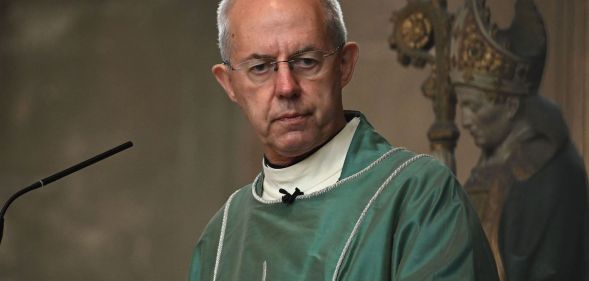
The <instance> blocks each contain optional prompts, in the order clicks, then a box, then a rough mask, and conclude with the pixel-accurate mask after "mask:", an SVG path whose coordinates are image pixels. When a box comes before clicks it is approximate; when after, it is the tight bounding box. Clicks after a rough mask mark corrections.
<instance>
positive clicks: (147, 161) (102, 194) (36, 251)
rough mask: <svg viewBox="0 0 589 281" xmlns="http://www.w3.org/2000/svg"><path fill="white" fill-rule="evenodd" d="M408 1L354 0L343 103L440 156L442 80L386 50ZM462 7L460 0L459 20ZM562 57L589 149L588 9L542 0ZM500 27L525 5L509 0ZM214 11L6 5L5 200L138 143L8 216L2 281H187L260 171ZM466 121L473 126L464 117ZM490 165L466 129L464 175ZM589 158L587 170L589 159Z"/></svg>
mask: <svg viewBox="0 0 589 281" xmlns="http://www.w3.org/2000/svg"><path fill="white" fill-rule="evenodd" d="M405 3H406V2H405V1H402V0H393V1H383V0H368V1H352V0H344V1H342V6H343V9H344V15H345V19H346V21H347V24H348V28H349V32H350V39H351V40H354V41H357V42H359V44H360V47H361V57H360V62H359V65H358V67H357V69H356V76H355V78H354V80H353V81H352V83H351V84H350V85H349V86H348V87H347V88H346V89H345V93H344V95H345V105H346V108H349V109H357V110H361V111H363V112H364V113H365V114H366V115H367V116H368V118H369V120H370V121H371V122H372V123H373V125H375V127H376V128H377V129H378V130H379V131H380V132H382V133H383V135H385V136H386V137H387V138H388V139H389V140H390V141H391V142H392V143H393V144H395V145H398V146H405V147H408V148H410V149H412V150H415V151H418V152H428V151H429V144H428V141H427V138H426V131H427V129H428V127H429V126H430V124H431V122H432V121H433V114H432V112H431V103H430V101H429V100H427V99H426V98H424V97H423V96H422V95H421V92H420V86H421V83H422V81H423V80H424V79H425V78H426V76H427V74H428V71H424V70H417V69H407V68H403V67H401V66H400V65H399V64H398V63H397V61H396V53H394V52H392V51H391V50H390V49H389V48H388V43H387V38H388V36H389V35H390V33H391V29H392V27H391V24H390V22H389V18H390V16H391V12H392V11H393V10H397V9H399V8H401V7H402V6H403V5H405ZM461 3H462V1H460V0H453V1H449V4H450V5H449V9H450V11H455V10H456V8H457V7H458V5H460V4H461ZM537 3H538V5H539V9H540V11H541V12H542V13H543V14H544V16H545V18H546V22H547V27H548V32H549V40H550V49H549V57H548V66H547V70H546V77H545V79H544V83H543V86H542V89H543V92H542V94H544V95H547V96H549V97H551V98H553V99H554V100H555V101H557V102H558V103H559V104H560V105H561V106H562V108H563V110H564V112H565V117H566V119H567V121H568V122H569V125H570V126H571V128H572V134H573V138H574V141H575V143H576V145H577V147H578V149H579V150H580V152H581V153H582V155H584V157H585V159H587V158H588V156H587V150H588V149H589V112H586V108H589V106H588V105H589V99H588V98H586V96H587V93H588V92H589V84H588V83H587V82H586V81H587V80H588V79H587V78H588V77H589V60H588V58H589V56H588V55H589V53H588V51H587V50H586V48H585V46H587V45H588V44H589V36H588V35H587V34H588V32H589V21H588V20H587V17H586V14H585V13H586V12H587V7H586V6H587V4H586V3H585V0H571V1H552V0H538V1H537ZM489 4H491V7H492V10H493V13H494V17H495V18H496V20H497V21H498V22H499V23H500V25H502V26H506V25H508V23H509V21H510V19H511V16H512V15H513V10H512V5H513V0H495V1H493V3H489ZM216 5H217V3H216V1H187V0H166V1H164V0H143V1H137V0H103V1H91V0H76V1H73V0H56V1H41V0H28V1H15V0H4V1H2V3H1V4H0V201H2V202H4V200H6V199H7V198H8V197H9V196H10V195H11V194H12V193H14V192H16V191H17V190H18V189H19V188H21V187H24V186H26V185H28V184H30V183H32V182H34V181H37V180H39V179H41V178H43V177H45V176H48V175H50V174H52V173H54V172H56V171H58V170H61V169H63V168H66V167H68V166H70V165H72V164H75V163H77V162H79V161H81V160H84V159H86V158H89V157H90V156H93V155H94V154H96V153H99V152H102V151H104V150H106V149H108V148H110V147H113V146H115V145H118V144H120V143H122V142H124V141H126V140H132V141H134V142H135V147H134V148H132V149H131V150H128V151H125V152H123V153H121V154H119V155H116V156H115V157H113V158H111V159H108V160H106V161H104V162H101V163H99V164H97V165H95V166H92V167H90V168H87V169H86V170H83V171H80V172H78V173H76V174H74V175H71V176H69V177H67V178H65V179H63V180H61V181H59V182H55V183H53V184H51V185H50V186H48V187H46V188H44V189H41V190H37V191H35V192H33V193H30V194H28V195H26V196H25V197H22V198H21V199H19V200H18V201H16V202H15V204H13V206H12V207H11V208H10V210H9V212H8V213H7V216H6V225H5V234H4V239H3V241H2V244H1V245H0V280H2V281H17V280H18V281H23V280H35V281H37V280H48V281H51V280H86V281H94V280H147V281H149V280H154V281H155V280H158V281H159V280H185V279H186V277H187V270H188V266H189V263H190V258H191V254H192V249H193V247H194V244H195V242H196V240H197V239H198V237H199V235H200V232H201V230H202V229H203V227H204V226H205V225H206V223H207V221H208V220H209V218H210V217H211V216H212V215H213V214H214V213H215V212H216V211H217V209H218V208H219V207H220V206H221V205H222V204H223V203H224V201H225V199H226V198H227V196H228V195H229V194H230V193H231V192H232V191H234V190H235V189H236V188H238V187H240V186H242V185H245V184H247V183H248V182H250V181H251V180H252V179H253V177H255V175H256V174H257V172H258V170H259V168H260V163H261V153H260V149H259V146H258V144H257V140H256V139H255V136H254V135H253V134H252V133H251V132H250V127H249V125H248V124H247V123H246V121H245V120H244V118H243V116H242V115H241V113H240V112H239V109H238V108H237V107H236V106H234V105H233V104H232V103H231V102H230V101H229V99H227V98H226V96H225V94H224V93H223V91H222V90H221V88H220V87H219V86H217V84H216V81H215V80H214V78H213V76H212V75H211V74H210V67H211V66H212V65H213V64H215V63H217V62H218V61H219V55H218V52H217V47H216V28H215V16H216V15H215V10H216ZM457 122H460V119H459V118H458V119H457ZM586 128H587V129H586ZM477 157H478V150H477V149H476V147H474V145H473V144H472V141H471V139H470V137H469V136H468V135H467V134H466V133H463V136H462V137H461V139H460V142H459V148H458V151H457V160H458V177H459V179H460V180H464V179H465V178H466V177H467V175H468V173H469V170H470V168H471V167H472V166H473V164H474V163H475V161H476V159H477ZM586 162H587V161H586Z"/></svg>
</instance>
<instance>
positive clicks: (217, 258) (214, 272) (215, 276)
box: [213, 190, 239, 281]
mask: <svg viewBox="0 0 589 281" xmlns="http://www.w3.org/2000/svg"><path fill="white" fill-rule="evenodd" d="M238 191H239V190H238ZM238 191H235V192H233V194H231V196H229V199H227V203H225V210H223V221H222V223H221V234H220V235H219V245H218V246H217V257H216V258H215V268H214V269H213V281H216V280H217V271H218V270H219V263H220V262H221V252H223V240H224V239H225V228H226V227H227V216H228V215H229V205H231V200H233V196H235V194H237V192H238Z"/></svg>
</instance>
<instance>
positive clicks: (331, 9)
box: [217, 0, 348, 61]
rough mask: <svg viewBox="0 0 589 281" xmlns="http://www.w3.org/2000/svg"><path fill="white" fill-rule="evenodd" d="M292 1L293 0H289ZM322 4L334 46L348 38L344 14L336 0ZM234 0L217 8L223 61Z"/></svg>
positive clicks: (227, 45) (228, 46)
mask: <svg viewBox="0 0 589 281" xmlns="http://www.w3.org/2000/svg"><path fill="white" fill-rule="evenodd" d="M289 1H294V0H289ZM320 1H321V4H322V5H323V8H324V12H325V18H326V19H327V21H326V22H327V32H328V34H329V35H330V36H331V40H333V42H334V45H335V46H340V45H343V44H344V43H346V41H347V40H348V39H347V38H348V32H347V30H346V24H345V23H344V15H343V13H342V8H341V6H340V4H339V1H338V0H320ZM233 2H234V0H221V2H219V7H218V8H217V30H218V32H219V35H218V39H217V40H218V45H219V51H220V52H221V58H222V59H223V61H227V60H229V50H230V45H231V44H230V38H231V37H230V35H229V34H230V31H229V16H228V14H229V10H231V6H232V5H233Z"/></svg>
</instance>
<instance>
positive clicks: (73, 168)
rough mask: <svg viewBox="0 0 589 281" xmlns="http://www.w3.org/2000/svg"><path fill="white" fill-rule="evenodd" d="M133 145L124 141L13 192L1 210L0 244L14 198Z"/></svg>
mask: <svg viewBox="0 0 589 281" xmlns="http://www.w3.org/2000/svg"><path fill="white" fill-rule="evenodd" d="M132 146H133V143H132V142H130V141H128V142H126V143H123V144H121V145H119V146H117V147H115V148H112V149H110V150H108V151H105V152H103V153H100V154H98V155H96V156H94V157H92V158H90V159H88V160H86V161H83V162H81V163H78V164H76V165H74V166H71V167H69V168H67V169H65V170H63V171H61V172H58V173H55V174H53V175H51V176H48V177H46V178H44V179H42V180H39V181H37V182H35V183H33V184H31V185H29V186H27V187H25V188H23V189H21V190H20V191H18V192H17V193H15V194H13V195H12V196H10V198H9V199H8V201H6V203H4V207H2V210H0V244H2V236H3V235H4V215H5V214H6V210H8V207H10V204H12V202H13V201H14V200H16V199H17V198H18V197H20V196H22V195H23V194H25V193H27V192H29V191H33V190H35V189H38V188H41V187H43V186H46V185H48V184H50V183H52V182H54V181H56V180H58V179H61V178H63V177H65V176H67V175H69V174H71V173H75V172H77V171H78V170H81V169H83V168H86V167H88V166H90V165H92V164H94V163H96V162H98V161H101V160H104V159H106V158H108V157H110V156H113V155H114V154H117V153H119V152H121V151H123V150H125V149H128V148H130V147H132Z"/></svg>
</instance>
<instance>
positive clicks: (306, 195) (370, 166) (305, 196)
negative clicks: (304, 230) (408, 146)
mask: <svg viewBox="0 0 589 281" xmlns="http://www.w3.org/2000/svg"><path fill="white" fill-rule="evenodd" d="M399 150H404V148H402V147H397V148H393V149H391V150H389V151H387V152H386V153H385V154H383V155H382V156H380V157H379V158H378V159H376V160H374V162H372V163H371V164H370V165H368V166H367V167H365V168H364V169H362V170H361V171H359V172H357V173H355V174H353V175H350V176H348V177H346V178H343V179H341V180H339V181H337V182H336V183H334V184H332V185H330V186H328V187H326V188H324V189H322V190H319V191H317V192H313V193H309V194H305V195H302V196H298V197H297V200H298V199H305V198H311V197H315V196H318V195H321V194H323V193H326V192H328V191H330V190H332V189H334V188H336V187H338V186H340V185H342V184H344V183H346V182H348V181H351V180H353V179H355V178H357V177H359V176H361V175H362V174H364V173H366V172H367V171H368V170H370V169H372V168H373V167H374V166H376V165H378V164H379V163H380V162H382V161H383V160H384V159H386V158H388V157H389V156H391V155H393V154H394V153H395V152H397V151H399ZM261 177H262V174H261V173H260V174H258V176H257V177H256V179H255V180H254V183H252V195H253V196H254V198H255V199H256V200H257V201H258V202H260V203H264V204H278V203H282V200H280V199H277V200H266V199H264V198H262V197H261V196H259V195H258V194H257V193H256V186H257V185H258V182H259V181H260V178H261Z"/></svg>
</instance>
